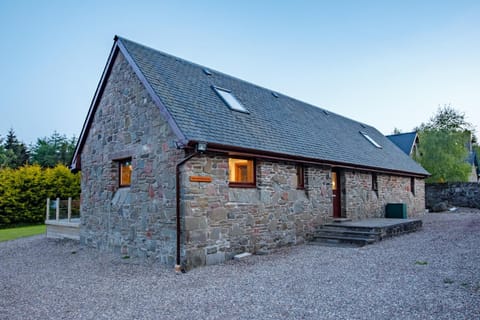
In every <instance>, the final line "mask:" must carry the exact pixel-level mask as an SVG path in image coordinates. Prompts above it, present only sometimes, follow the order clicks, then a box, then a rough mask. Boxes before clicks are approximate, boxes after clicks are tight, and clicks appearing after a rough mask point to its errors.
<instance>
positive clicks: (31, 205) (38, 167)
mask: <svg viewBox="0 0 480 320" xmlns="http://www.w3.org/2000/svg"><path fill="white" fill-rule="evenodd" d="M76 141H77V139H76V138H75V137H72V138H70V139H68V138H67V137H66V136H65V135H61V134H59V133H57V132H54V133H53V134H52V135H51V136H50V137H44V138H38V139H37V141H36V143H34V144H32V145H30V146H29V147H27V146H26V144H25V143H23V142H22V141H20V140H19V139H18V138H17V137H16V135H15V131H14V130H13V129H10V130H9V131H8V133H7V136H6V137H5V138H2V137H1V136H0V229H1V228H6V227H12V226H19V225H30V224H38V223H43V222H44V221H45V210H46V209H45V206H46V200H47V198H61V199H66V198H68V197H72V198H74V199H78V198H79V197H80V173H79V172H78V173H72V172H71V171H70V169H69V168H68V167H67V166H68V164H69V163H70V161H71V158H72V156H73V152H74V150H75V145H76Z"/></svg>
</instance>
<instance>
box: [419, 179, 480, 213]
mask: <svg viewBox="0 0 480 320" xmlns="http://www.w3.org/2000/svg"><path fill="white" fill-rule="evenodd" d="M440 202H447V204H448V205H449V206H456V207H468V208H478V209H480V184H479V183H476V182H456V183H429V184H425V203H426V207H427V208H432V207H433V206H434V205H435V204H438V203H440Z"/></svg>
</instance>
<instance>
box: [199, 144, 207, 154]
mask: <svg viewBox="0 0 480 320" xmlns="http://www.w3.org/2000/svg"><path fill="white" fill-rule="evenodd" d="M205 151H207V143H206V142H199V143H197V152H200V153H203V152H205Z"/></svg>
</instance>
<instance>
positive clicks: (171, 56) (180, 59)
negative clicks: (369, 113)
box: [114, 35, 378, 131]
mask: <svg viewBox="0 0 480 320" xmlns="http://www.w3.org/2000/svg"><path fill="white" fill-rule="evenodd" d="M117 39H119V40H121V41H128V42H130V43H133V44H135V45H137V46H140V47H143V48H145V49H148V50H152V51H154V52H157V53H159V54H162V55H163V56H166V57H169V58H172V59H175V60H176V61H180V62H183V63H186V64H188V65H192V66H194V67H198V68H200V69H208V70H209V71H210V72H212V73H213V74H215V73H217V74H219V75H222V76H224V77H227V78H230V79H233V80H235V81H241V82H243V83H246V84H248V85H251V86H254V87H256V88H258V89H261V90H265V91H270V92H272V93H273V92H274V93H276V94H278V95H279V96H280V97H282V96H283V97H285V98H287V99H290V100H292V101H296V102H300V103H302V104H304V105H307V106H309V107H311V108H315V110H317V109H319V110H321V111H326V112H328V113H329V115H335V116H337V117H341V118H343V119H346V120H349V121H352V122H354V123H358V124H359V125H361V126H362V127H363V128H362V129H365V128H369V129H375V130H376V131H378V129H376V128H375V127H373V126H371V125H369V124H366V123H364V122H361V121H358V120H355V119H352V118H350V117H346V116H344V115H341V114H339V113H337V112H334V111H331V110H329V109H326V108H323V107H319V106H316V105H314V104H312V103H309V102H306V101H303V100H300V99H298V98H295V97H292V96H290V95H287V94H284V93H282V92H280V91H277V90H273V89H270V88H267V87H264V86H261V85H258V84H255V83H253V82H250V81H247V80H244V79H241V78H239V77H236V76H232V75H230V74H227V73H225V72H222V71H218V70H216V69H212V68H210V67H207V66H205V65H202V64H200V63H197V62H193V61H190V60H187V59H184V58H180V57H178V56H175V55H173V54H170V53H167V52H165V51H162V50H158V49H156V48H153V47H150V46H147V45H144V44H141V43H139V42H136V41H132V40H130V39H127V38H125V37H121V36H118V35H115V37H114V40H117ZM127 50H128V48H127Z"/></svg>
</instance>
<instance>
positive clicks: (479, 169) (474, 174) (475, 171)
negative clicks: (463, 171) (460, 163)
mask: <svg viewBox="0 0 480 320" xmlns="http://www.w3.org/2000/svg"><path fill="white" fill-rule="evenodd" d="M472 139H473V135H472V134H471V133H470V139H469V141H468V143H467V151H468V156H467V160H466V161H467V162H468V163H469V164H470V166H471V167H472V170H471V171H470V175H469V176H468V182H478V181H479V177H480V166H479V163H478V155H477V152H475V150H473V141H472Z"/></svg>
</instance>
